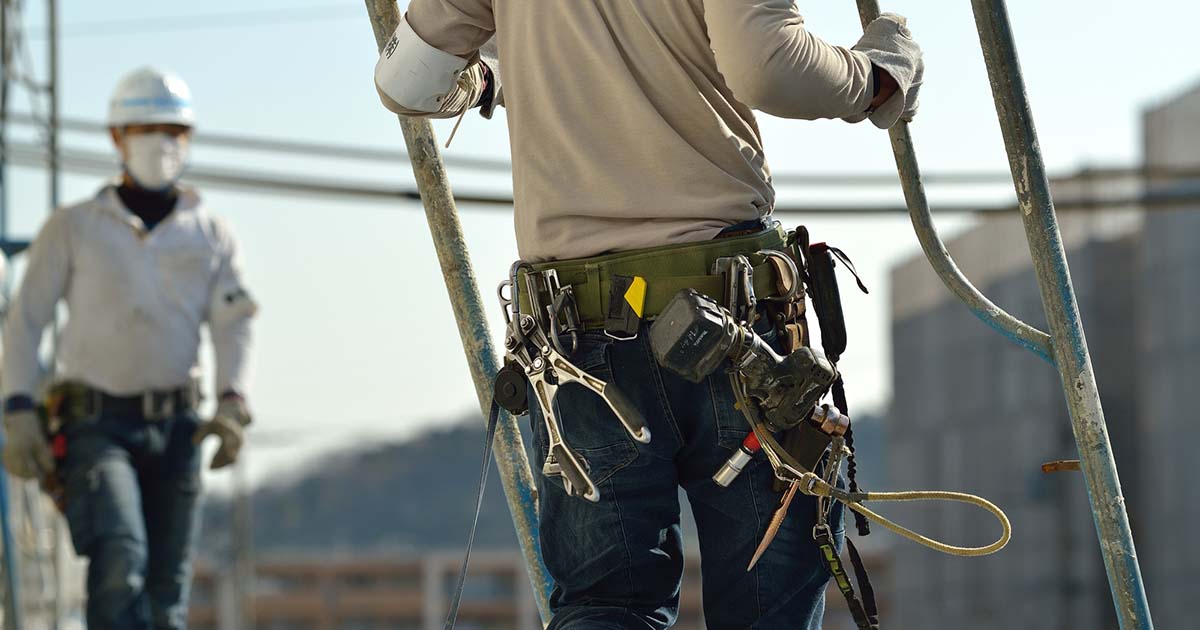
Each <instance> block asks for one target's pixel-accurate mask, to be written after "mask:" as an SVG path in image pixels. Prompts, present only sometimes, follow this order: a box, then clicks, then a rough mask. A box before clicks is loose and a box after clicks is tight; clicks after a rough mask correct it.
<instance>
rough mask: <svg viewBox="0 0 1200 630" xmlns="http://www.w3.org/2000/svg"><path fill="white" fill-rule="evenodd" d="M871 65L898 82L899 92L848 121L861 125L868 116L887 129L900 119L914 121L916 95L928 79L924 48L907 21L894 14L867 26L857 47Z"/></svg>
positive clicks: (873, 121)
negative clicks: (919, 43)
mask: <svg viewBox="0 0 1200 630" xmlns="http://www.w3.org/2000/svg"><path fill="white" fill-rule="evenodd" d="M852 50H857V51H859V52H861V53H863V54H865V55H866V56H867V58H868V59H870V60H871V63H872V64H874V65H875V66H876V67H878V68H879V69H880V70H881V71H883V72H886V73H888V75H890V76H891V77H892V78H893V79H895V81H896V84H897V86H898V89H897V90H896V93H895V94H894V95H892V97H891V98H889V99H888V100H887V101H885V102H884V103H883V104H882V105H880V106H879V107H878V108H877V109H875V111H873V112H863V113H862V114H855V115H854V116H850V117H847V118H846V119H845V120H846V121H847V122H851V123H856V122H861V121H862V120H863V119H865V118H867V117H868V116H869V117H870V118H871V122H872V123H874V124H875V126H876V127H879V128H880V129H887V128H888V127H891V126H892V125H894V124H896V121H897V120H904V121H907V122H911V121H912V119H913V116H915V115H916V113H917V93H918V92H919V91H920V89H921V83H922V82H923V81H924V79H925V61H924V60H923V58H922V55H921V47H920V46H918V45H917V42H915V41H913V38H912V33H911V32H909V30H908V26H907V20H906V19H905V18H904V17H903V16H900V15H896V14H895V13H884V14H882V15H880V16H879V17H878V18H876V19H875V20H874V21H873V22H871V23H870V24H868V25H867V28H866V29H865V30H864V31H863V36H862V38H861V39H859V40H858V43H857V44H855V45H854V47H853V48H852Z"/></svg>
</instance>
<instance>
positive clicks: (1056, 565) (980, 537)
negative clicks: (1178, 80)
mask: <svg viewBox="0 0 1200 630" xmlns="http://www.w3.org/2000/svg"><path fill="white" fill-rule="evenodd" d="M1145 122H1146V124H1145V127H1146V134H1145V135H1146V149H1145V153H1146V166H1147V167H1148V168H1147V170H1146V172H1145V173H1113V172H1094V171H1093V172H1083V173H1080V174H1079V175H1077V176H1075V177H1072V178H1070V179H1067V180H1064V181H1056V182H1054V193H1055V199H1056V201H1057V202H1058V203H1059V206H1060V207H1062V208H1069V207H1072V206H1074V207H1076V208H1079V207H1081V206H1082V207H1085V208H1089V207H1090V209H1087V210H1079V211H1074V212H1062V213H1060V216H1059V218H1060V223H1061V228H1062V233H1063V241H1064V244H1065V246H1066V247H1067V251H1068V258H1069V259H1070V263H1071V270H1072V275H1073V279H1074V283H1075V290H1076V294H1077V298H1078V301H1079V306H1080V311H1081V314H1082V317H1083V321H1084V325H1085V327H1086V329H1087V333H1088V341H1089V346H1090V349H1091V352H1092V359H1093V363H1094V365H1095V368H1096V376H1097V380H1098V382H1099V387H1100V394H1101V399H1102V401H1103V404H1104V409H1105V414H1106V417H1107V420H1108V429H1109V434H1110V438H1111V440H1112V444H1113V450H1114V454H1115V457H1116V460H1117V465H1118V469H1119V471H1120V474H1121V481H1122V486H1123V488H1124V492H1125V495H1126V499H1127V506H1128V508H1129V512H1130V519H1131V521H1132V524H1133V528H1134V534H1135V539H1136V542H1137V544H1138V549H1139V553H1140V556H1141V560H1142V569H1143V572H1144V575H1145V579H1146V584H1147V587H1148V590H1149V593H1150V601H1151V607H1152V610H1153V611H1154V615H1155V620H1156V621H1157V622H1158V624H1159V625H1161V626H1162V627H1168V628H1170V627H1189V626H1190V625H1191V624H1190V623H1189V619H1188V618H1187V617H1185V615H1188V616H1190V615H1189V608H1190V607H1189V606H1188V604H1189V603H1190V602H1189V601H1188V598H1189V597H1193V596H1194V594H1195V593H1196V592H1200V550H1198V549H1197V547H1196V545H1195V544H1193V543H1192V542H1191V541H1190V540H1189V536H1190V531H1189V530H1190V528H1189V527H1188V526H1187V524H1188V523H1191V522H1195V517H1196V516H1200V506H1197V504H1196V502H1195V501H1193V500H1192V499H1194V498H1196V496H1197V494H1200V492H1198V491H1197V490H1196V489H1195V486H1194V484H1192V483H1191V480H1192V479H1193V478H1194V476H1195V475H1194V473H1192V472H1190V471H1189V469H1188V466H1189V465H1190V463H1191V457H1190V455H1191V452H1190V449H1189V447H1190V445H1191V444H1193V443H1195V439H1194V438H1195V437H1200V435H1197V434H1198V433H1200V427H1198V426H1197V425H1196V423H1195V418H1196V413H1195V411H1194V409H1193V408H1191V407H1190V406H1188V405H1187V404H1186V403H1187V402H1189V398H1188V395H1189V394H1190V393H1191V391H1192V389H1193V388H1194V386H1195V383H1196V382H1197V381H1198V380H1200V323H1198V322H1200V318H1198V317H1197V312H1198V311H1200V291H1197V289H1200V213H1196V212H1192V211H1190V210H1194V209H1200V208H1193V207H1189V203H1188V202H1186V201H1184V200H1183V199H1184V198H1185V197H1187V196H1190V195H1193V194H1194V193H1196V192H1197V191H1198V190H1200V187H1197V184H1196V180H1195V179H1190V178H1189V176H1188V175H1187V174H1184V173H1180V172H1178V171H1179V170H1180V169H1189V168H1190V169H1193V170H1194V169H1195V168H1196V167H1197V166H1200V149H1197V147H1200V90H1195V91H1192V92H1190V93H1188V94H1185V95H1183V96H1182V97H1180V98H1179V99H1176V100H1174V101H1172V102H1170V103H1168V104H1166V105H1163V106H1162V107H1159V108H1156V109H1154V110H1151V111H1150V112H1148V113H1147V115H1146V121H1145ZM1167 171H1173V172H1167ZM1181 195H1182V196H1181ZM1191 205H1192V206H1195V205H1200V204H1195V203H1192V204H1191ZM949 249H950V251H951V253H952V254H953V255H954V256H955V258H956V260H957V261H958V262H959V264H960V266H961V267H962V268H963V269H964V271H965V272H966V273H967V276H968V277H970V278H971V279H972V280H973V281H974V282H975V284H976V286H978V287H979V288H980V289H982V290H983V292H984V293H985V294H987V295H988V296H989V297H991V298H992V300H993V301H994V302H996V303H997V304H999V305H1000V306H1002V307H1003V308H1005V309H1006V310H1009V312H1011V313H1013V314H1015V315H1017V316H1018V317H1020V318H1022V319H1024V320H1025V321H1027V322H1029V323H1031V324H1033V325H1035V326H1038V327H1040V328H1042V329H1045V317H1044V316H1043V315H1042V308H1041V301H1040V297H1039V293H1038V288H1037V285H1036V282H1035V280H1034V277H1033V272H1032V269H1031V264H1030V259H1029V253H1028V248H1027V245H1026V241H1025V237H1024V231H1023V228H1022V226H1021V222H1020V219H1019V217H1017V216H1015V214H1008V213H1006V214H1005V215H1003V216H989V217H988V218H986V219H984V220H982V221H981V222H980V224H979V225H977V226H975V227H974V228H972V229H970V230H968V231H967V232H966V233H964V234H962V235H960V236H958V237H957V238H955V239H953V241H952V242H951V243H949ZM892 311H893V331H892V332H893V364H894V374H895V376H894V397H895V398H894V403H893V409H892V413H891V415H890V417H889V421H890V432H889V435H890V443H889V449H890V457H889V462H890V471H891V474H892V481H893V482H894V484H895V485H896V487H902V488H926V487H934V488H946V489H954V490H963V491H967V492H973V493H977V494H981V495H983V496H985V497H987V498H989V499H991V500H993V501H995V502H996V503H997V504H999V505H1000V506H1001V507H1002V508H1003V509H1005V510H1006V511H1007V512H1008V514H1009V516H1010V517H1011V519H1012V522H1013V528H1014V535H1013V539H1012V542H1011V543H1010V545H1009V547H1008V548H1007V549H1005V550H1004V551H1003V552H1001V553H999V554H997V555H995V556H991V557H987V558H982V559H960V558H951V557H947V556H942V555H940V554H937V553H934V552H930V551H928V550H925V549H923V548H920V547H916V546H913V545H909V544H903V543H901V544H897V545H895V546H894V548H893V554H894V555H893V557H894V566H895V567H896V569H895V571H894V575H896V576H905V577H904V579H897V580H895V581H894V582H893V584H892V585H891V590H892V592H893V596H894V597H895V601H896V602H897V604H896V607H895V610H894V613H893V614H894V617H893V623H895V625H896V626H897V627H903V628H931V627H946V628H962V627H971V628H1018V627H1019V628H1028V629H1042V628H1044V629H1047V630H1048V629H1058V628H1097V629H1106V628H1114V629H1115V628H1116V627H1117V625H1116V619H1115V615H1114V613H1113V607H1112V602H1111V598H1110V595H1109V590H1108V585H1107V581H1106V577H1105V574H1104V570H1103V565H1102V564H1101V557H1100V552H1099V545H1098V542H1097V540H1096V533H1095V529H1094V526H1093V523H1092V520H1091V510H1090V507H1089V505H1088V501H1087V495H1086V492H1085V488H1084V483H1083V478H1082V476H1080V475H1078V474H1074V473H1059V474H1055V475H1044V474H1043V473H1042V472H1041V471H1040V469H1039V466H1040V464H1041V463H1042V462H1045V461H1048V460H1054V459H1065V458H1075V457H1076V456H1077V454H1076V449H1075V445H1074V441H1073V438H1072V435H1071V430H1070V422H1069V418H1068V416H1067V410H1066V405H1065V402H1064V400H1063V393H1062V390H1061V388H1060V386H1059V382H1058V374H1057V372H1056V371H1055V370H1054V369H1053V368H1052V367H1051V366H1049V365H1047V364H1045V363H1043V362H1041V361H1040V360H1038V359H1036V358H1035V357H1034V356H1033V355H1032V354H1030V353H1028V352H1026V351H1024V350H1021V349H1018V348H1016V347H1015V346H1013V345H1012V344H1011V343H1010V342H1008V341H1007V340H1005V339H1003V338H1002V337H1000V336H999V335H997V334H995V333H994V332H992V331H991V330H989V329H988V328H987V327H986V326H984V325H983V324H982V323H980V322H979V321H978V320H976V319H975V318H974V316H973V315H971V314H970V313H969V312H968V311H967V310H966V309H965V308H964V307H963V306H962V305H961V304H960V303H959V302H958V301H957V300H956V299H955V298H954V297H953V296H952V295H951V294H950V293H949V292H948V291H947V290H946V289H945V288H944V287H943V286H942V283H941V281H940V280H939V279H938V278H937V277H936V276H935V275H934V273H933V271H932V270H931V269H930V268H929V266H928V263H926V261H925V260H924V258H923V257H918V258H913V259H911V260H909V261H907V262H905V263H903V264H901V265H899V266H898V267H897V268H896V269H894V270H893V274H892ZM1189 438H1193V439H1189ZM1185 449H1187V450H1185ZM895 514H896V515H897V516H898V517H899V518H900V519H901V520H902V522H905V523H911V524H912V525H914V526H915V527H916V528H917V530H918V531H922V532H930V533H933V534H934V535H935V536H936V537H938V538H942V539H946V540H949V541H951V542H955V543H958V544H982V543H985V542H987V541H989V540H992V538H993V537H994V534H995V532H994V531H993V530H994V529H995V526H994V525H991V524H990V523H988V522H987V520H986V519H985V517H982V516H979V515H977V514H974V513H972V512H970V511H969V510H968V509H966V508H963V507H959V506H948V507H947V506H940V505H934V506H917V505H913V506H904V507H902V508H897V509H896V510H895ZM916 576H920V577H919V578H918V577H916Z"/></svg>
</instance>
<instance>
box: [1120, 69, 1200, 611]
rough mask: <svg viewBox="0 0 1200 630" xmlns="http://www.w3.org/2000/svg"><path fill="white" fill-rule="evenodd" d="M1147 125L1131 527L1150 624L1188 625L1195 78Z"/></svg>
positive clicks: (1199, 264)
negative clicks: (1135, 497) (1135, 516)
mask: <svg viewBox="0 0 1200 630" xmlns="http://www.w3.org/2000/svg"><path fill="white" fill-rule="evenodd" d="M1144 127H1145V156H1146V166H1147V168H1148V169H1149V171H1150V173H1151V177H1150V180H1149V195H1150V198H1151V199H1152V200H1155V203H1154V206H1153V207H1154V208H1155V209H1154V210H1153V211H1149V212H1147V213H1146V222H1145V228H1144V229H1143V233H1142V239H1143V246H1142V248H1141V256H1140V257H1139V267H1140V268H1139V272H1140V276H1141V278H1140V279H1141V281H1140V282H1139V283H1138V291H1137V293H1136V296H1135V297H1136V299H1137V304H1138V309H1139V312H1138V318H1139V324H1138V327H1137V334H1136V343H1137V352H1138V373H1139V376H1140V383H1141V396H1139V398H1138V423H1139V429H1140V431H1141V441H1140V446H1141V452H1140V456H1139V457H1140V460H1141V463H1142V472H1143V479H1144V482H1145V485H1144V486H1143V487H1142V488H1141V492H1140V493H1139V495H1140V496H1139V506H1140V507H1141V508H1142V510H1143V519H1142V521H1141V524H1142V527H1141V528H1140V529H1135V530H1134V534H1135V536H1137V540H1138V543H1139V546H1138V552H1139V554H1140V555H1141V557H1142V560H1143V563H1142V571H1143V572H1144V576H1145V579H1146V586H1147V589H1148V590H1149V593H1150V604H1151V610H1152V611H1153V612H1154V620H1155V622H1156V623H1157V625H1158V626H1159V627H1163V628H1186V627H1191V626H1194V625H1195V624H1196V622H1195V619H1194V615H1193V614H1192V608H1193V606H1194V605H1195V599H1196V594H1197V593H1200V545H1197V544H1196V541H1195V538H1194V529H1195V527H1194V524H1195V523H1197V522H1200V486H1197V485H1196V483H1195V479H1196V469H1195V468H1193V467H1192V466H1193V464H1194V463H1195V461H1196V460H1195V457H1196V445H1197V444H1200V422H1197V420H1198V419H1200V413H1198V412H1197V407H1196V404H1195V403H1196V401H1195V400H1194V399H1193V398H1192V395H1193V394H1195V393H1196V392H1197V384H1198V383H1200V202H1197V201H1187V200H1186V199H1181V197H1187V196H1192V197H1194V196H1195V194H1196V193H1197V192H1200V182H1198V181H1197V179H1195V173H1196V172H1197V170H1200V86H1197V87H1196V88H1195V89H1193V90H1191V91H1190V92H1187V93H1186V94H1184V95H1182V96H1180V97H1178V98H1175V99H1172V100H1170V101H1168V102H1166V103H1164V104H1162V105H1160V106H1157V107H1154V108H1152V109H1150V110H1149V111H1147V112H1146V114H1145V118H1144ZM1189 171H1190V174H1189V173H1188V172H1189ZM1160 172H1162V174H1159V173H1160Z"/></svg>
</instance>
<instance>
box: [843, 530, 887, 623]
mask: <svg viewBox="0 0 1200 630" xmlns="http://www.w3.org/2000/svg"><path fill="white" fill-rule="evenodd" d="M846 550H847V551H848V552H850V564H851V565H853V566H854V580H855V581H856V582H858V590H859V591H861V592H862V601H863V608H864V612H866V613H867V619H868V620H869V621H870V622H871V623H872V624H874V625H873V626H872V627H878V626H879V607H878V606H877V605H876V604H875V587H873V586H871V576H870V575H868V574H867V567H866V565H864V564H863V561H862V556H861V555H859V553H858V547H855V546H854V541H853V540H850V539H849V538H847V539H846Z"/></svg>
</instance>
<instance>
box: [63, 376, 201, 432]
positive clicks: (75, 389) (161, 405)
mask: <svg viewBox="0 0 1200 630" xmlns="http://www.w3.org/2000/svg"><path fill="white" fill-rule="evenodd" d="M199 403H200V388H199V387H198V386H197V385H196V384H190V385H187V386H185V387H177V388H173V389H163V390H148V391H145V392H142V393H140V394H133V395H130V396H115V395H113V394H109V393H108V392H105V391H102V390H99V389H96V388H94V387H92V386H90V385H86V384H84V383H80V382H78V381H63V382H60V383H55V384H54V385H52V386H51V387H50V390H49V391H48V392H47V394H46V408H47V411H48V415H49V416H50V417H51V418H57V419H59V420H60V421H62V422H69V421H72V420H84V419H92V418H98V417H100V415H102V414H105V415H111V416H118V417H121V418H129V419H131V420H142V421H145V422H160V421H162V420H167V419H169V418H173V417H175V416H177V415H179V414H180V413H184V412H187V411H191V410H193V409H195V408H196V407H197V406H198V405H199Z"/></svg>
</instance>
